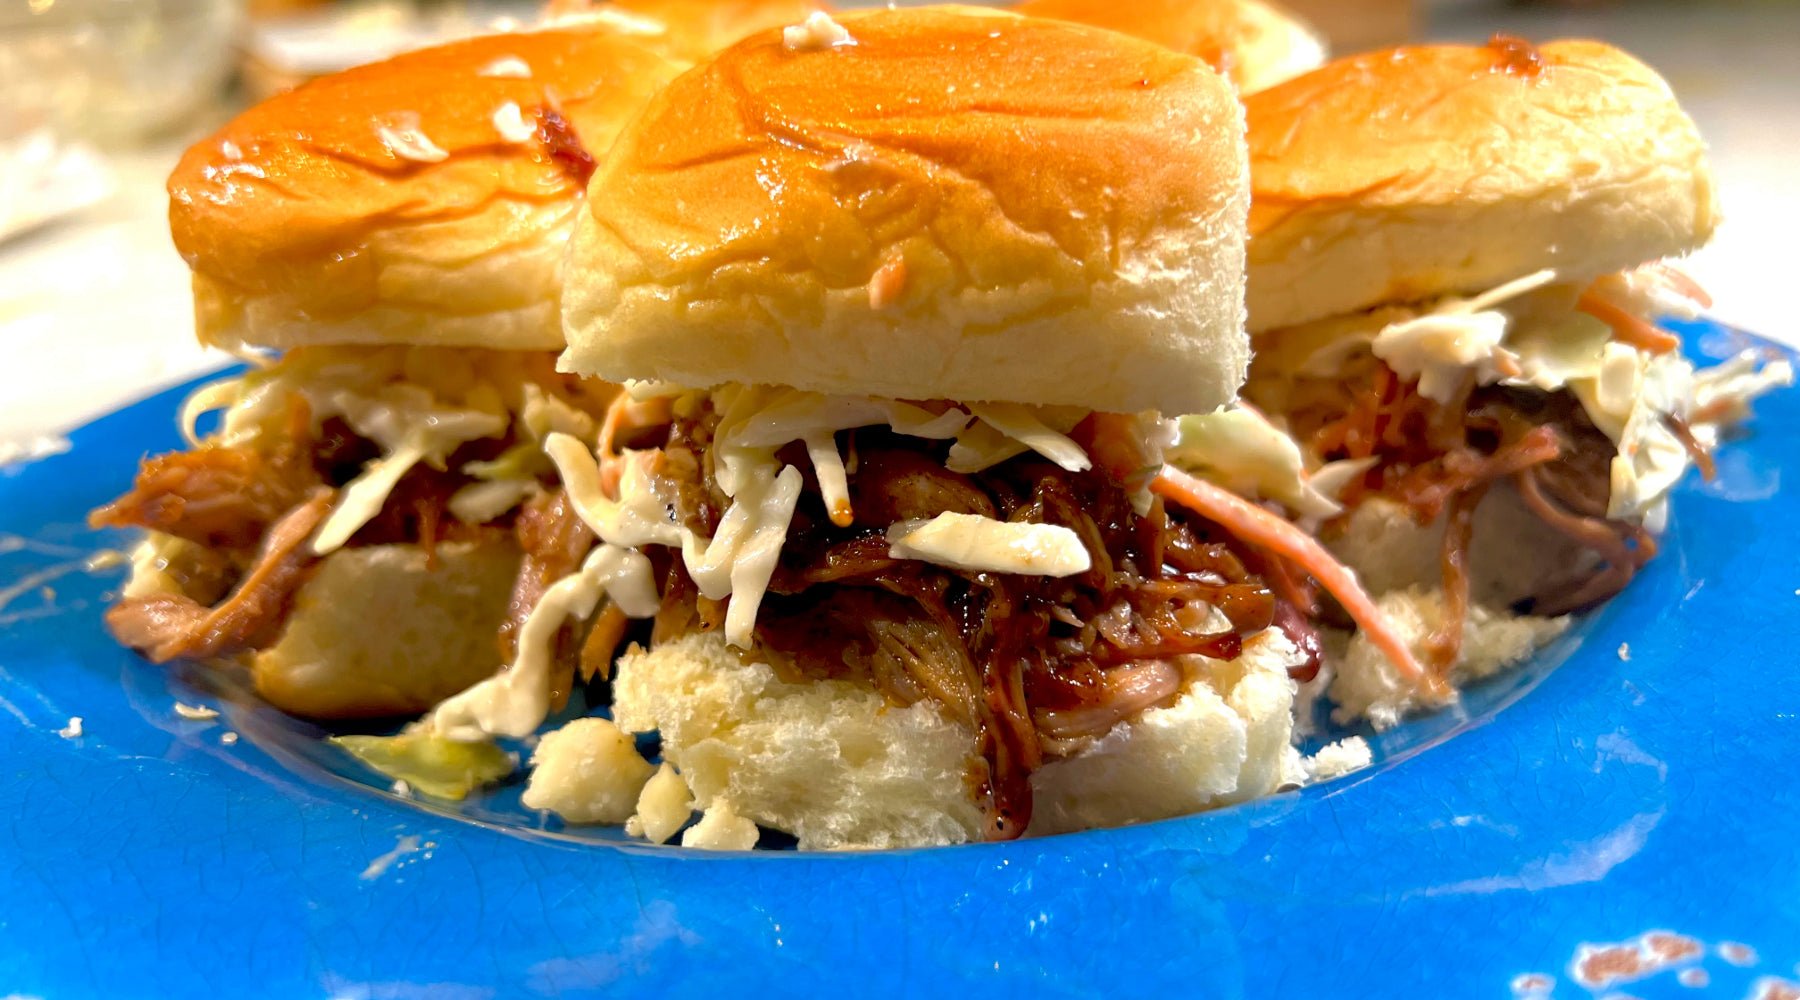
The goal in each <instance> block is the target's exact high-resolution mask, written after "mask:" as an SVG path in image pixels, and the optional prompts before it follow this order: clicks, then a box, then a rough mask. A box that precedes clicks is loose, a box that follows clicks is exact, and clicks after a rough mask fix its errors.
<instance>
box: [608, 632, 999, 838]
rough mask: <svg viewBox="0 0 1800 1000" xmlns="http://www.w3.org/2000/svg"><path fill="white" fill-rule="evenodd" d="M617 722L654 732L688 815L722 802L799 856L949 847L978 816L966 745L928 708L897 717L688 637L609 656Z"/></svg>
mask: <svg viewBox="0 0 1800 1000" xmlns="http://www.w3.org/2000/svg"><path fill="white" fill-rule="evenodd" d="M615 670H616V672H615V674H614V678H613V708H612V711H613V720H614V721H616V722H617V723H618V724H619V727H620V728H621V729H624V730H625V731H626V732H632V733H645V732H651V731H657V732H660V733H661V734H662V755H663V759H664V760H667V761H669V762H671V763H673V764H674V765H675V766H676V767H677V768H679V769H680V771H681V775H682V777H684V778H686V779H687V783H688V788H689V789H690V790H691V791H692V792H693V795H694V801H695V804H696V808H699V809H710V808H712V805H713V803H715V802H718V801H721V800H722V801H726V802H729V803H730V804H731V806H732V808H733V809H735V810H736V811H737V812H738V813H739V814H740V815H743V816H747V817H749V818H751V819H753V820H755V821H756V822H758V823H760V824H762V825H763V826H767V827H771V828H774V829H778V830H785V831H787V832H788V833H791V834H793V835H794V836H795V837H797V838H798V839H799V841H800V846H801V847H802V848H807V849H812V848H818V849H833V848H848V847H857V848H888V847H914V846H925V845H935V844H959V843H963V842H966V841H969V840H972V839H975V838H976V837H977V836H978V831H979V830H980V828H981V822H982V820H981V811H980V810H979V809H977V808H976V807H975V804H974V801H973V800H972V799H971V798H970V796H969V788H968V782H967V775H968V772H969V765H970V754H971V753H972V751H973V748H974V745H975V737H974V734H973V733H972V732H970V730H969V729H968V727H966V726H963V725H961V724H960V723H957V722H954V721H952V720H951V719H950V718H949V717H947V716H946V715H945V714H944V713H942V712H941V711H939V710H938V709H937V707H936V706H935V705H934V704H933V703H931V702H919V703H917V704H914V705H911V706H908V707H905V708H897V707H895V706H892V705H890V704H888V703H887V701H886V700H885V699H883V698H882V697H881V695H879V694H877V693H876V692H875V691H874V690H873V689H872V688H870V687H868V686H867V685H861V684H855V683H852V682H849V681H806V682H803V683H799V684H789V683H786V682H784V681H782V680H781V679H780V678H778V677H776V676H775V671H774V669H773V668H771V667H770V666H769V665H768V664H766V663H760V662H756V661H753V660H748V659H746V658H744V657H742V656H740V655H739V653H738V652H737V651H736V650H734V649H732V648H730V647H728V646H726V645H725V641H724V638H723V637H722V636H721V635H720V634H719V633H706V634H695V635H690V636H686V637H684V638H682V639H678V640H676V641H673V642H667V643H663V644H661V645H659V646H657V647H656V648H655V649H653V650H650V651H648V652H646V651H644V650H642V649H639V648H636V647H634V648H633V649H631V650H629V651H627V652H626V653H625V655H623V656H621V657H620V658H619V661H618V664H617V666H616V668H615Z"/></svg>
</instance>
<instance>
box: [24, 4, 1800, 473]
mask: <svg viewBox="0 0 1800 1000" xmlns="http://www.w3.org/2000/svg"><path fill="white" fill-rule="evenodd" d="M1284 2H1285V6H1287V7H1289V8H1291V9H1293V10H1295V11H1297V12H1298V13H1300V14H1301V15H1302V16H1304V17H1305V18H1306V19H1308V20H1309V21H1311V22H1312V23H1313V25H1314V26H1315V27H1316V28H1318V29H1319V30H1320V32H1321V33H1323V34H1325V35H1326V36H1327V37H1328V38H1329V39H1330V41H1331V45H1332V49H1333V53H1334V54H1337V55H1342V54H1348V53H1352V52H1356V51H1360V50H1364V49H1368V48H1374V47H1379V46H1383V45H1389V44H1394V43H1398V42H1404V41H1411V40H1440V39H1441V40H1459V41H1482V40H1485V39H1486V38H1487V37H1488V36H1489V35H1491V34H1493V33H1494V32H1496V31H1504V32H1507V33H1510V34H1515V35H1520V36H1523V37H1526V38H1529V39H1533V40H1540V41H1541V40H1547V39H1550V38H1556V37H1569V36H1586V37H1596V38H1601V39H1605V40H1607V41H1610V42H1613V43H1615V44H1617V45H1620V46H1622V47H1624V48H1626V49H1628V50H1630V51H1632V52H1634V53H1636V54H1637V55H1638V56H1640V57H1641V58H1643V59H1645V60H1646V61H1648V62H1649V63H1650V64H1652V65H1653V66H1655V67H1657V68H1658V69H1659V70H1660V71H1661V72H1662V73H1663V74H1664V75H1665V76H1666V77H1667V78H1668V79H1669V81H1670V83H1671V84H1672V85H1673V86H1674V88H1675V90H1676V92H1677V93H1678V94H1679V95H1680V97H1681V99H1682V101H1683V103H1684V104H1685V105H1686V106H1687V108H1688V109H1689V111H1690V112H1691V113H1692V114H1693V116H1694V117H1695V119H1696V120H1698V121H1699V123H1700V126H1701V130H1702V131H1703V132H1704V133H1705V134H1706V136H1707V137H1708V139H1709V141H1710V142H1711V144H1712V146H1713V150H1714V167H1715V169H1716V171H1717V172H1718V174H1719V176H1720V180H1721V188H1722V191H1723V199H1724V203H1725V212H1726V216H1727V222H1726V225H1725V227H1724V229H1723V230H1722V231H1721V234H1720V236H1719V238H1718V239H1717V241H1716V242H1715V243H1714V244H1713V245H1712V246H1710V247H1708V248H1707V249H1706V250H1704V251H1702V252H1701V253H1700V254H1699V255H1698V256H1696V257H1695V258H1694V259H1693V260H1692V261H1691V262H1690V264H1689V266H1688V270H1689V271H1690V272H1691V273H1692V274H1693V275H1694V276H1695V277H1696V278H1698V279H1699V280H1700V281H1701V282H1702V283H1703V284H1705V285H1706V286H1707V287H1708V288H1709V290H1710V291H1711V292H1712V293H1713V296H1714V298H1715V299H1716V300H1717V302H1718V306H1717V307H1716V309H1715V311H1714V312H1715V315H1716V316H1717V317H1718V318H1719V319H1721V320H1722V321H1724V322H1727V323H1731V324H1734V325H1737V326H1741V327H1744V328H1746V329H1750V330H1753V331H1756V332H1759V333H1763V334H1765V335H1768V336H1771V337H1774V338H1777V339H1782V340H1786V341H1788V342H1790V343H1800V323H1797V322H1796V321H1795V320H1794V319H1792V318H1791V317H1790V311H1789V309H1788V307H1787V303H1786V301H1785V291H1786V285H1787V284H1788V283H1789V282H1791V281H1794V280H1795V278H1794V277H1793V276H1790V275H1789V274H1788V273H1786V265H1785V264H1783V263H1782V262H1783V261H1786V260H1788V259H1789V254H1790V253H1791V252H1792V247H1793V235H1794V233H1795V232H1796V231H1797V230H1800V181H1797V180H1796V173H1797V171H1800V66H1797V65H1796V64H1797V63H1800V0H1786V2H1783V0H1765V2H1762V3H1754V2H1739V3H1711V2H1703V0H1685V2H1661V3H1658V2H1646V0H1635V2H1634V0H1614V2H1595V0H1581V2H1577V0H1560V2H1550V0H1542V2H1532V3H1526V2H1516V0H1515V2H1505V0H1284ZM845 5H846V6H855V5H856V4H852V3H846V4H845ZM538 6H539V4H538V3H535V2H529V0H519V2H508V0H0V352H3V354H0V357H4V359H5V363H4V364H3V365H0V475H4V474H5V466H6V465H7V464H8V463H9V462H13V461H17V460H19V459H21V458H26V457H30V456H32V455H35V454H42V453H45V452H51V451H55V450H57V449H59V448H60V447H62V446H63V443H62V441H61V439H60V437H59V436H58V435H59V434H60V432H62V431H64V430H66V429H67V428H69V427H72V426H75V425H76V424H78V423H80V422H82V421H83V420H85V419H87V418H89V417H92V416H94V415H97V414H99V413H101V412H104V411H105V410H107V409H110V408H112V407H114V406H116V405H117V404H119V403H121V402H124V401H126V400H129V399H132V398H135V397H138V396H142V395H145V394H147V393H148V392H149V391H151V390H153V389H155V388H160V387H163V386H166V385H169V384H173V383H175V382H178V381H181V380H184V379H185V378H187V377H189V376H190V375H193V374H195V373H198V372H200V371H204V370H206V369H208V368H211V367H214V366H216V365H218V364H220V363H222V362H223V360H224V359H223V358H222V357H219V356H217V355H213V354H210V353H209V352H205V351H202V350H201V349H200V348H199V347H197V346H196V345H195V344H194V342H193V335H192V330H193V327H192V317H191V303H190V300H189V295H188V286H187V269H186V267H185V265H184V264H183V263H182V261H181V259H180V258H179V257H178V256H177V255H176V253H175V251H174V249H173V247H172V246H171V244H170V242H169V237H168V231H167V224H166V220H165V210H166V195H165V194H164V192H163V187H162V185H163V180H164V178H165V176H166V175H167V173H168V171H169V169H170V167H171V166H172V165H173V164H174V162H175V159H176V158H177V156H179V154H180V151H181V150H182V148H183V147H185V146H186V145H187V144H188V143H190V142H192V141H194V140H196V139H198V138H200V137H202V136H204V135H205V134H206V133H207V132H209V131H210V130H211V129H212V128H214V127H216V126H217V125H218V124H220V123H221V122H222V121H224V120H225V119H226V118H227V117H229V116H230V115H231V114H232V113H234V112H235V111H236V110H238V109H241V108H242V107H244V106H246V105H247V104H249V103H252V102H254V101H255V100H257V99H258V98H260V97H263V96H266V95H268V94H271V93H275V92H277V91H279V90H281V89H284V88H287V87H291V86H294V85H295V84H297V83H299V82H300V81H303V80H305V79H307V78H309V77H311V76H314V75H318V74H322V73H326V72H330V71H333V70H336V69H340V68H343V67H345V66H349V65H354V64H357V63H360V62H366V61H369V60H373V59H378V58H381V57H384V56H387V55H390V54H392V53H395V52H399V51H402V50H405V49H408V48H414V47H418V46H421V45H425V44H430V43H432V42H435V41H441V40H446V39H450V38H454V37H458V36H463V35H469V34H477V33H483V32H489V31H503V30H513V29H516V28H518V27H520V26H524V25H529V24H530V23H532V22H534V21H535V20H536V18H537V10H538Z"/></svg>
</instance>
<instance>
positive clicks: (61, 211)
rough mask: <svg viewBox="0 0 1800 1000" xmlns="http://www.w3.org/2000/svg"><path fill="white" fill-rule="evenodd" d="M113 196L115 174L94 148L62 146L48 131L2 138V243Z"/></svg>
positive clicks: (43, 130)
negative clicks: (11, 237) (18, 234)
mask: <svg viewBox="0 0 1800 1000" xmlns="http://www.w3.org/2000/svg"><path fill="white" fill-rule="evenodd" d="M112 192H113V176H112V171H110V170H108V169H107V168H106V164H105V163H104V162H102V161H101V159H100V156H99V154H97V153H95V152H94V151H93V150H92V149H90V148H89V147H87V146H85V145H82V144H80V143H68V142H63V141H60V140H59V139H58V138H57V136H56V134H55V133H53V132H51V131H50V130H49V129H47V128H39V129H34V130H32V131H30V132H26V133H25V134H24V135H22V136H19V137H16V138H6V137H3V136H0V241H4V240H6V239H7V238H8V237H10V236H13V235H15V234H17V233H22V232H24V231H25V230H27V229H30V228H32V227H33V226H36V225H38V224H39V223H43V222H48V221H49V220H51V219H54V218H56V217H57V216H60V215H66V214H68V213H70V212H74V211H78V210H80V209H83V208H87V207H88V206H90V205H94V204H97V203H99V202H100V201H102V200H103V199H105V198H106V196H107V195H110V194H112Z"/></svg>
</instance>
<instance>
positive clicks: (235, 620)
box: [106, 487, 337, 663]
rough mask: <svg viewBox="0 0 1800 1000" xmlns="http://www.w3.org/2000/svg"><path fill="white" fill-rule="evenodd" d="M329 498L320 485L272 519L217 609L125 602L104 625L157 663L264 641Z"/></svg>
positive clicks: (307, 560)
mask: <svg viewBox="0 0 1800 1000" xmlns="http://www.w3.org/2000/svg"><path fill="white" fill-rule="evenodd" d="M336 496H337V495H336V493H335V492H334V491H332V490H328V489H325V488H323V487H320V488H318V489H317V490H315V491H314V493H313V495H312V496H311V497H310V498H308V499H307V500H305V501H303V502H302V503H301V504H299V505H298V506H296V507H295V508H294V509H293V510H291V511H289V512H288V513H287V514H285V515H284V516H282V518H281V519H280V520H279V521H277V522H275V525H274V527H272V528H270V529H269V535H268V538H267V539H266V540H265V542H264V543H263V548H262V553H261V555H260V556H259V557H258V559H257V560H256V563H255V565H254V566H253V567H252V568H251V569H250V571H249V572H248V573H247V574H245V576H244V578H243V580H242V581H241V582H239V584H238V586H237V589H236V590H234V591H232V593H231V595H230V596H229V597H227V598H226V599H225V600H224V601H223V602H221V603H220V604H219V605H218V606H216V607H213V608H207V607H205V606H204V605H202V604H200V603H198V602H196V601H194V600H193V599H191V598H188V597H183V596H180V595H172V594H171V595H159V596H154V597H144V598H136V599H128V600H125V601H122V602H120V603H119V604H117V605H115V606H114V607H112V608H110V609H108V611H107V613H106V624H107V627H108V628H110V629H111V630H112V632H113V634H114V635H115V636H117V637H118V639H119V641H120V642H123V643H124V644H125V645H127V646H131V647H132V648H134V649H140V650H143V651H144V653H145V655H147V656H148V657H149V658H150V659H151V660H153V661H155V662H157V663H166V662H168V661H169V660H172V659H175V658H177V657H186V658H189V659H212V658H216V657H222V656H227V655H230V654H232V653H237V652H241V651H243V650H245V649H253V648H256V647H257V646H259V645H262V644H264V643H266V642H268V641H269V640H271V639H272V638H273V637H274V633H275V632H276V631H277V630H278V629H279V627H280V624H281V622H282V620H283V619H284V618H285V616H286V611H287V605H288V602H289V601H290V600H291V599H292V597H293V595H294V592H295V591H296V590H298V589H299V587H300V585H301V584H302V583H304V582H305V581H306V578H307V576H308V575H309V573H310V571H311V569H312V567H313V565H314V564H315V563H316V562H317V561H318V557H317V556H315V555H313V554H312V552H311V551H310V549H309V548H308V547H307V545H306V541H307V539H309V538H311V537H312V533H313V530H314V529H316V528H317V527H318V526H319V522H320V521H322V520H324V518H325V515H326V514H327V513H329V512H330V510H331V506H332V503H333V502H334V501H335V500H336Z"/></svg>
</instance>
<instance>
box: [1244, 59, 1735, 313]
mask: <svg viewBox="0 0 1800 1000" xmlns="http://www.w3.org/2000/svg"><path fill="white" fill-rule="evenodd" d="M1245 108H1246V115H1247V118H1248V122H1249V142H1250V172H1251V182H1252V187H1253V192H1252V204H1251V210H1250V231H1251V239H1250V251H1249V253H1250V263H1249V268H1250V279H1249V292H1248V294H1249V311H1250V328H1251V330H1252V331H1253V332H1256V331H1263V330H1270V329H1274V328H1278V327H1285V326H1290V325H1293V324H1297V323H1303V322H1306V321H1309V320H1314V319H1319V318H1322V317H1327V316H1335V315H1338V314H1342V313H1348V312H1355V311H1358V310H1363V309H1368V308H1371V307H1374V306H1377V305H1382V304H1385V303H1397V302H1411V301H1418V300H1422V299H1429V298H1435V297H1438V296H1442V295H1450V294H1466V293H1472V292H1476V291H1482V290H1485V289H1488V288H1492V287H1494V286H1496V285H1499V284H1501V283H1503V282H1505V281H1508V280H1511V279H1513V278H1517V277H1521V276H1523V275H1526V274H1530V273H1532V272H1535V271H1538V270H1540V269H1543V268H1554V269H1555V270H1557V271H1558V272H1559V274H1561V275H1562V276H1563V278H1564V280H1569V281H1576V280H1581V279H1584V278H1592V277H1597V276H1599V275H1601V274H1605V273H1608V272H1611V271H1617V270H1621V269H1623V268H1626V267H1633V266H1636V265H1639V264H1642V263H1645V262H1646V261H1651V260H1656V259H1659V258H1662V257H1669V256H1675V255H1679V254H1684V253H1687V252H1689V251H1691V250H1693V249H1695V248H1696V247H1699V246H1700V245H1701V244H1703V243H1705V242H1706V241H1707V239H1708V238H1709V237H1710V236H1711V234H1712V232H1713V229H1714V228H1715V226H1716V225H1717V223H1718V218H1719V215H1718V206H1717V202H1716V192H1715V189H1714V183H1713V177H1712V173H1711V171H1710V170H1709V169H1708V167H1707V163H1706V147H1705V144H1704V142H1702V140H1701V138H1700V134H1699V132H1698V131H1697V130H1696V129H1695V127H1694V123H1693V121H1692V120H1691V119H1689V118H1688V116H1687V115H1686V114H1685V113H1684V112H1683V111H1682V110H1681V107H1680V105H1679V104H1677V103H1676V100H1675V96H1674V94H1673V93H1672V92H1671V91H1670V89H1669V86H1668V84H1667V83H1665V82H1664V81H1663V79H1662V78H1661V77H1659V76H1657V74H1656V73H1655V71H1653V70H1651V69H1650V68H1649V67H1647V66H1645V65H1644V64H1643V63H1641V62H1639V61H1637V60H1636V59H1634V58H1632V57H1631V56H1629V55H1627V54H1625V53H1624V52H1621V51H1619V50H1618V49H1615V48H1613V47H1611V46H1608V45H1605V44H1602V43H1600V42H1590V41H1559V42H1551V43H1548V44H1546V45H1544V46H1542V47H1541V48H1536V49H1533V48H1531V47H1530V46H1528V45H1526V44H1525V43H1523V42H1518V41H1517V40H1503V39H1497V40H1496V41H1495V42H1494V43H1492V44H1490V45H1488V46H1465V45H1432V46H1416V47H1410V48H1400V49H1392V50H1388V51H1383V52H1372V53H1367V54H1364V55H1358V56H1354V57H1352V58H1348V59H1341V60H1338V61H1336V62H1333V63H1330V64H1329V65H1327V66H1325V67H1324V68H1322V69H1319V70H1317V71H1315V72H1312V73H1308V74H1306V75H1305V76H1302V77H1299V78H1297V79H1294V80H1290V81H1289V82H1287V83H1285V84H1282V85H1280V86H1278V87H1274V88H1272V89H1270V90H1265V91H1263V92H1261V93H1258V94H1254V95H1252V96H1250V97H1248V98H1246V100H1245Z"/></svg>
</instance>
